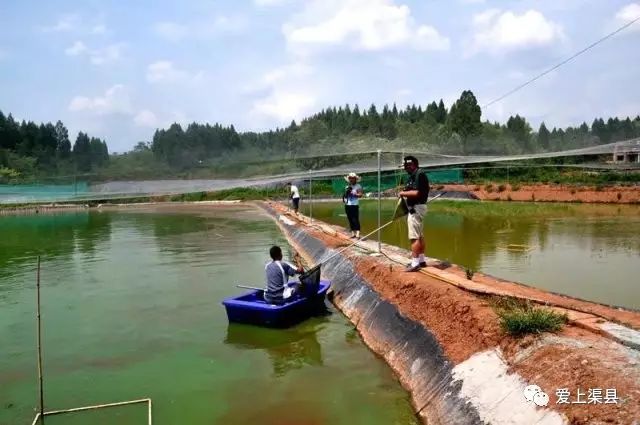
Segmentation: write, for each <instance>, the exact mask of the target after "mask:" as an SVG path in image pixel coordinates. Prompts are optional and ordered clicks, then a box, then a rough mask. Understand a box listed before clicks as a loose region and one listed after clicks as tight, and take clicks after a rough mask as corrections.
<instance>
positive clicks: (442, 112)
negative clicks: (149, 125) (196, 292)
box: [143, 90, 640, 169]
mask: <svg viewBox="0 0 640 425" xmlns="http://www.w3.org/2000/svg"><path fill="white" fill-rule="evenodd" d="M481 116H482V111H481V108H480V106H479V105H478V102H477V99H476V97H475V95H474V94H473V93H472V92H471V91H469V90H466V91H464V92H463V93H462V94H461V96H460V98H459V99H458V100H456V102H455V103H454V104H453V105H451V107H450V108H447V107H446V106H445V104H444V102H443V100H442V99H441V100H440V101H439V102H436V101H434V102H431V103H429V104H428V105H426V107H422V106H420V105H409V106H406V107H405V108H404V109H399V108H398V107H397V106H396V105H395V104H393V105H391V106H389V105H384V106H383V107H382V109H381V110H379V109H378V107H376V105H371V106H370V107H369V108H367V109H363V110H361V109H360V107H359V106H358V105H354V106H351V105H345V106H340V107H330V108H326V109H324V110H322V111H320V112H319V113H317V114H314V115H312V116H310V117H307V118H305V119H303V120H302V121H301V122H300V123H299V124H298V123H296V122H295V121H292V122H291V124H290V125H289V126H288V127H286V128H278V129H276V130H272V131H266V132H262V133H255V132H237V131H236V130H235V128H234V127H233V126H228V127H226V126H223V125H221V124H215V125H210V124H198V123H192V124H189V125H188V126H187V127H186V129H183V128H182V127H181V126H180V125H179V124H173V125H171V126H170V127H169V128H168V129H161V130H157V131H156V132H155V134H154V136H153V139H152V142H151V143H150V144H148V145H146V146H145V147H146V149H149V150H150V151H151V152H153V154H154V156H155V157H156V158H157V159H159V160H161V161H163V162H164V163H166V164H168V165H169V166H171V167H174V168H178V169H188V168H189V167H194V166H198V165H202V164H205V165H206V164H208V163H211V162H212V161H213V162H215V161H224V160H227V159H229V158H235V159H236V160H238V159H241V158H254V159H257V160H260V161H263V160H265V159H267V158H272V157H278V156H281V157H283V158H284V157H285V156H292V157H295V156H301V155H302V156H304V155H307V156H308V155H314V154H315V155H321V154H323V153H336V152H349V149H350V147H351V146H352V145H353V144H354V143H355V142H356V141H358V140H362V139H364V140H368V141H370V142H374V141H375V143H376V146H375V147H376V148H380V147H382V148H384V147H385V146H389V147H392V146H396V147H398V146H401V147H402V148H404V149H406V150H410V149H411V148H414V149H415V148H417V147H420V148H424V149H428V150H430V151H433V152H436V153H448V154H477V155H511V154H523V153H538V152H548V151H557V150H566V149H576V148H583V147H589V146H595V145H598V144H603V143H610V142H615V141H619V140H626V139H631V138H635V137H640V116H636V117H635V118H634V119H631V118H626V119H623V120H621V119H619V118H609V119H608V120H607V121H605V120H604V119H602V118H597V119H595V120H594V121H593V122H592V124H591V125H588V124H587V123H586V122H585V123H582V124H581V125H579V126H577V127H567V128H564V129H563V128H556V127H553V128H552V129H551V130H549V128H548V127H547V125H546V124H545V123H544V122H543V123H542V124H541V125H540V127H539V128H538V130H537V131H534V130H533V129H532V127H531V125H530V124H529V123H528V122H527V120H526V118H524V117H522V116H520V115H515V116H511V117H509V119H508V120H507V122H506V123H504V124H501V123H498V122H490V121H487V120H485V121H482V119H481ZM366 144H367V143H366V142H365V145H366ZM369 146H370V147H371V148H373V143H371V144H369ZM145 147H143V148H145ZM318 161H326V160H323V159H320V158H319V159H318Z"/></svg>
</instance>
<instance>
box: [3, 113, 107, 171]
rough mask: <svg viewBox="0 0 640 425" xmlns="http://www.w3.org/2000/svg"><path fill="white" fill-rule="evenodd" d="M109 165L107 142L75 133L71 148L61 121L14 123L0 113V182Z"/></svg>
mask: <svg viewBox="0 0 640 425" xmlns="http://www.w3.org/2000/svg"><path fill="white" fill-rule="evenodd" d="M108 162H109V150H108V147H107V143H106V142H105V141H103V140H101V139H99V138H96V137H89V135H88V134H86V133H83V132H79V133H78V135H77V137H76V140H75V142H74V144H73V146H72V145H71V141H70V140H69V131H68V130H67V128H66V127H65V126H64V124H63V123H62V122H61V121H58V122H56V123H55V125H54V124H52V123H50V122H49V123H41V124H36V123H35V122H33V121H28V122H27V121H22V122H18V121H16V120H15V119H14V118H13V116H12V115H11V114H9V115H7V116H5V115H4V113H3V112H2V111H0V182H2V181H3V180H10V179H15V178H20V177H23V178H27V177H34V176H51V175H61V174H75V173H88V172H92V171H95V170H97V169H99V168H101V167H104V166H105V165H106V164H107V163H108Z"/></svg>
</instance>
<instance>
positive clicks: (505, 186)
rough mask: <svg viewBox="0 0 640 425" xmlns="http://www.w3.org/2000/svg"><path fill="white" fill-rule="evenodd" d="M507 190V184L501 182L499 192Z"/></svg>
mask: <svg viewBox="0 0 640 425" xmlns="http://www.w3.org/2000/svg"><path fill="white" fill-rule="evenodd" d="M505 190H507V185H504V184H501V185H500V186H498V192H504V191H505Z"/></svg>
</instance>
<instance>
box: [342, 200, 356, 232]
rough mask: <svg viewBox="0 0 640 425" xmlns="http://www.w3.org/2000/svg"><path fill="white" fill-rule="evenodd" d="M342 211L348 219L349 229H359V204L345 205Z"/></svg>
mask: <svg viewBox="0 0 640 425" xmlns="http://www.w3.org/2000/svg"><path fill="white" fill-rule="evenodd" d="M344 211H345V212H346V213H347V219H348V220H349V227H350V228H351V231H353V232H355V231H356V230H358V231H359V230H360V206H359V205H345V206H344Z"/></svg>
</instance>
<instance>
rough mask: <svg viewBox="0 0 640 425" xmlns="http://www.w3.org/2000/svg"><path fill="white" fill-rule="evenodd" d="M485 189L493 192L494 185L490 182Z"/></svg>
mask: <svg viewBox="0 0 640 425" xmlns="http://www.w3.org/2000/svg"><path fill="white" fill-rule="evenodd" d="M484 190H486V191H487V192H489V193H491V192H493V185H492V184H488V185H486V186H485V187H484Z"/></svg>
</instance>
